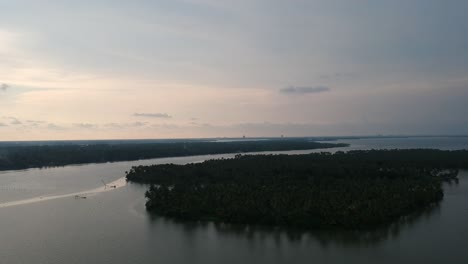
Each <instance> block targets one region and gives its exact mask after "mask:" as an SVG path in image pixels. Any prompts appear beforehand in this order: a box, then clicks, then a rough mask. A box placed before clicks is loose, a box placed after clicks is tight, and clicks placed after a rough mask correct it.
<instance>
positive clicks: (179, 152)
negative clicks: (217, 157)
mask: <svg viewBox="0 0 468 264" xmlns="http://www.w3.org/2000/svg"><path fill="white" fill-rule="evenodd" d="M344 146H347V144H333V143H317V142H311V141H307V140H305V139H283V140H262V141H238V142H200V141H188V142H171V143H139V144H136V143H130V144H82V145H47V146H11V145H7V146H3V147H0V170H16V169H26V168H37V167H53V166H64V165H69V164H84V163H100V162H114V161H126V160H139V159H151V158H163V157H180V156H191V155H207V154H223V153H237V152H257V151H282V150H301V149H302V150H303V149H318V148H332V147H344Z"/></svg>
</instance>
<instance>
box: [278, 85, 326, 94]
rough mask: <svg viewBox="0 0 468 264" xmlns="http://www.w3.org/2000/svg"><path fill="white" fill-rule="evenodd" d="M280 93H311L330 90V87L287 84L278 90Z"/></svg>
mask: <svg viewBox="0 0 468 264" xmlns="http://www.w3.org/2000/svg"><path fill="white" fill-rule="evenodd" d="M279 91H280V93H282V94H313V93H323V92H328V91H330V88H329V87H327V86H313V87H312V86H303V87H297V86H288V87H285V88H282V89H280V90H279Z"/></svg>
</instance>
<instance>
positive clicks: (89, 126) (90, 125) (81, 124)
mask: <svg viewBox="0 0 468 264" xmlns="http://www.w3.org/2000/svg"><path fill="white" fill-rule="evenodd" d="M73 126H74V127H78V128H85V129H93V128H97V125H96V124H90V123H76V124H73Z"/></svg>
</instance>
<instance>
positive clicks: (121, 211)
mask: <svg viewBox="0 0 468 264" xmlns="http://www.w3.org/2000/svg"><path fill="white" fill-rule="evenodd" d="M343 142H349V143H351V144H352V146H351V147H349V148H343V150H346V149H368V148H403V147H407V148H414V147H418V148H420V147H430V148H441V149H461V148H468V139H466V138H456V139H454V138H423V139H421V138H418V139H415V140H411V139H382V140H379V139H364V140H343ZM315 151H321V150H315ZM307 152H310V151H290V152H286V153H307ZM233 155H234V154H229V155H213V156H211V155H208V156H196V157H178V158H165V159H153V160H144V161H132V162H117V163H104V164H88V165H79V166H66V167H60V168H48V169H29V170H23V171H8V172H1V173H0V207H1V204H5V203H7V204H8V203H10V204H11V203H14V202H15V201H28V200H31V199H36V198H38V197H39V198H40V197H51V196H52V197H54V196H59V197H60V198H57V199H50V200H44V201H36V202H32V203H20V204H17V205H16V204H15V205H13V206H9V207H5V208H0V219H1V221H0V260H1V263H39V264H41V263H44V264H45V263H52V264H53V263H305V262H315V263H412V264H414V263H468V254H466V252H465V251H464V248H465V245H467V244H468V172H467V171H463V172H462V173H461V175H460V182H459V184H458V185H456V184H452V185H449V184H446V185H445V186H444V189H445V197H444V199H443V201H442V202H441V203H440V204H439V206H435V207H433V208H429V209H428V210H425V211H423V212H418V213H417V214H415V215H413V216H410V217H408V218H406V219H404V220H402V221H401V222H399V223H397V224H394V225H393V226H391V227H389V228H385V229H380V230H376V231H372V232H349V231H348V232H325V231H316V232H299V231H296V230H279V229H272V228H265V227H251V226H232V225H219V224H213V223H210V222H208V223H193V222H192V223H181V222H175V221H172V220H168V219H165V218H161V217H154V216H150V215H148V214H147V213H146V211H145V208H144V202H145V200H144V192H145V191H146V186H143V185H139V184H127V185H125V186H122V187H121V188H118V189H115V190H110V191H106V192H102V193H99V192H98V191H97V190H102V189H104V188H105V187H104V184H103V183H102V181H104V182H105V183H110V182H112V181H115V180H119V179H121V178H122V177H124V176H125V171H126V170H128V169H129V168H130V167H131V166H132V165H138V164H156V163H157V164H162V163H176V164H185V163H190V162H200V161H202V160H205V159H209V158H217V157H232V156H233ZM93 190H94V191H95V193H94V194H93V195H89V196H88V197H87V198H86V199H75V197H74V196H73V195H70V194H74V193H89V192H90V191H93ZM106 190H107V189H106ZM62 196H63V197H62Z"/></svg>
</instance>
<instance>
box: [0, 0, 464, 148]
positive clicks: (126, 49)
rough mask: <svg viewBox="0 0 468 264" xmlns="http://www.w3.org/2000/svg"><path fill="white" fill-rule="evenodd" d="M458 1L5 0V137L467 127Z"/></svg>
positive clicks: (454, 131) (1, 99)
mask: <svg viewBox="0 0 468 264" xmlns="http://www.w3.org/2000/svg"><path fill="white" fill-rule="evenodd" d="M466 10H468V1H465V0H446V1H440V0H392V1H386V0H366V1H365V0H353V1H349V0H236V1H226V0H153V1H149V0H140V1H121V0H112V1H111V0H101V1H99V0H94V1H93V0H81V1H71V0H70V1H67V0H61V1H59V0H48V1H35V0H0V141H3V140H5V141H8V140H53V139H57V140H63V139H130V138H132V139H138V138H200V137H241V136H243V135H245V136H247V137H254V136H255V137H257V136H281V135H284V136H345V135H378V134H382V135H416V134H418V135H421V134H424V135H435V134H450V135H461V134H465V135H466V134H468V104H467V101H468V52H467V50H466V48H467V47H468V34H466V33H467V32H468V19H466Z"/></svg>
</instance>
